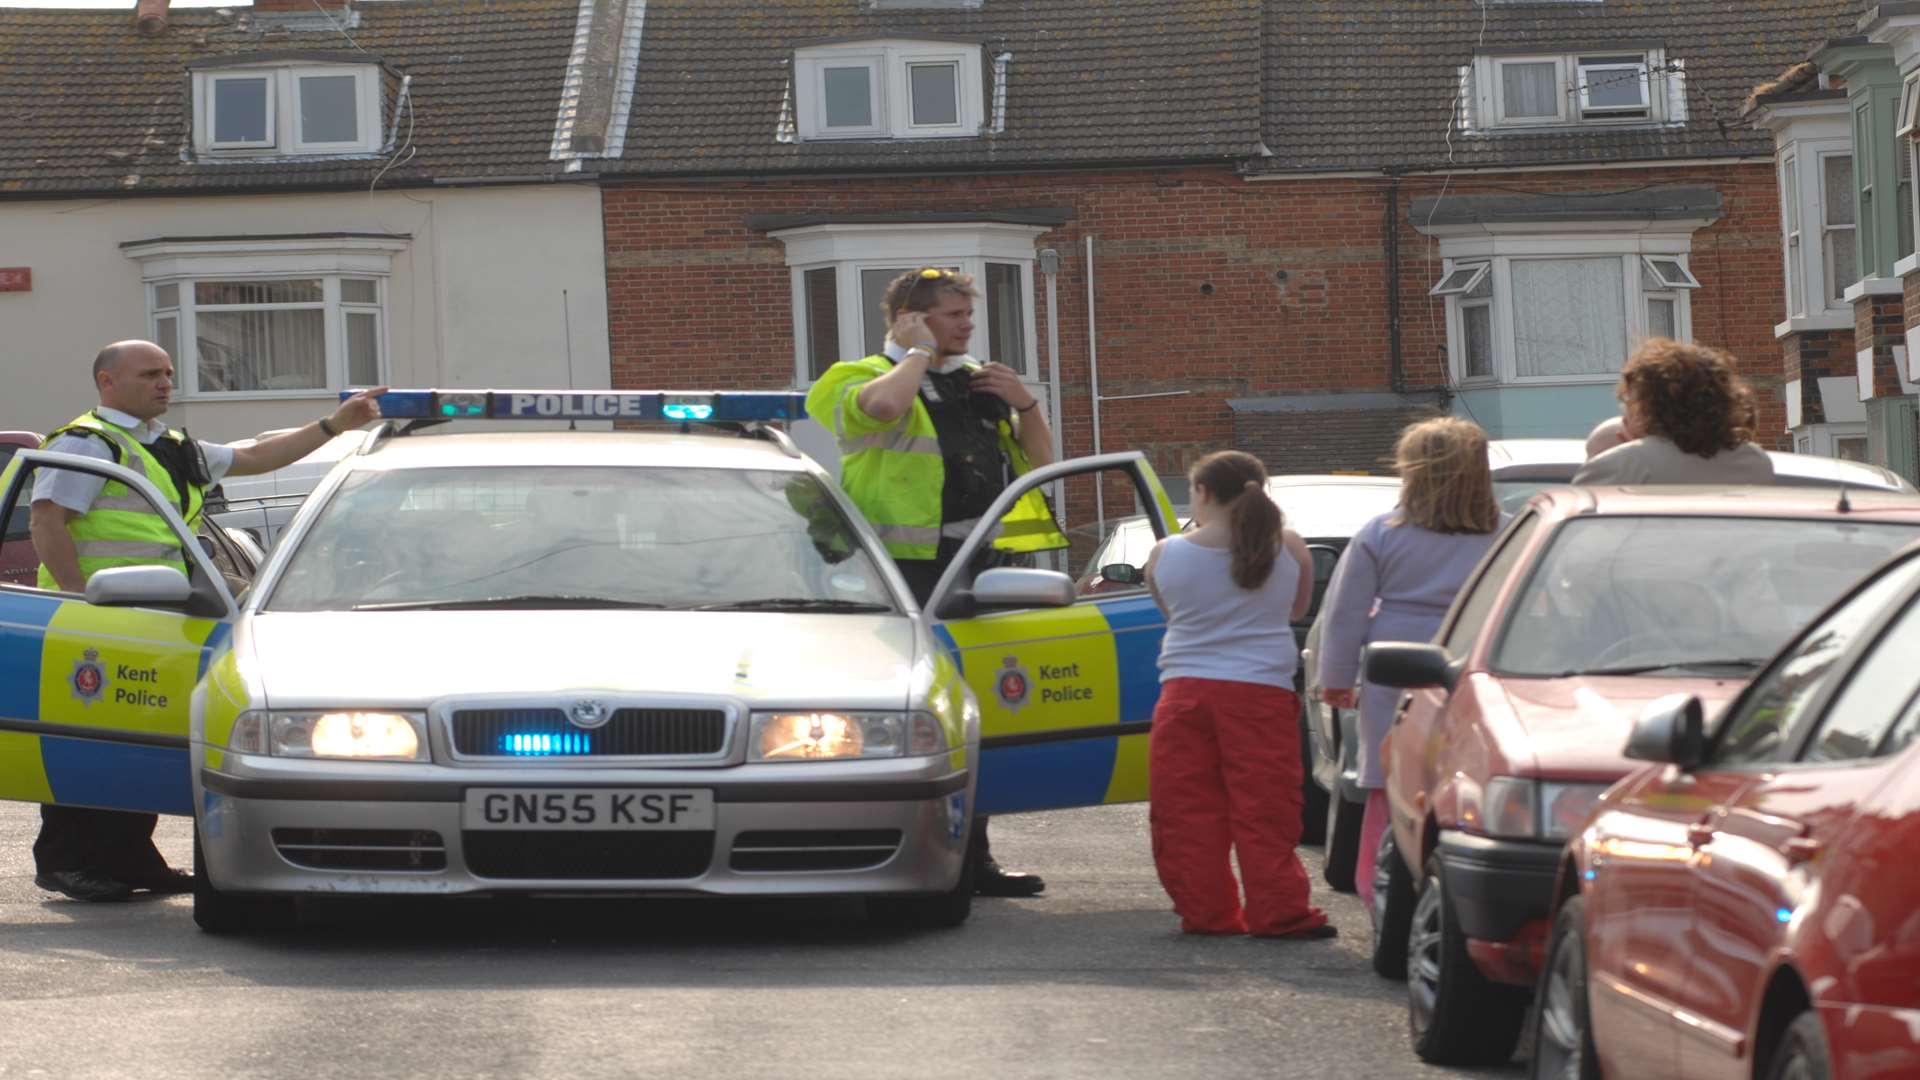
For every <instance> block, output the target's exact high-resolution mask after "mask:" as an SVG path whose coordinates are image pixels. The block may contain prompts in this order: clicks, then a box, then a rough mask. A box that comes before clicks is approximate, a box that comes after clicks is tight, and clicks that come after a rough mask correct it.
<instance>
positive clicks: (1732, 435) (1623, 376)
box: [1620, 338, 1755, 457]
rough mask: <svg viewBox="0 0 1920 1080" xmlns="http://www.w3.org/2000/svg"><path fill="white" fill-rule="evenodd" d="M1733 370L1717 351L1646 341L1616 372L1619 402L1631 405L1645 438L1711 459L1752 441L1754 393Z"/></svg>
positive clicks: (1726, 356)
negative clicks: (1657, 438) (1669, 442)
mask: <svg viewBox="0 0 1920 1080" xmlns="http://www.w3.org/2000/svg"><path fill="white" fill-rule="evenodd" d="M1734 367H1735V362H1734V359H1733V356H1732V355H1731V354H1729V353H1725V352H1722V351H1720V350H1719V349H1709V348H1707V347H1706V346H1704V345H1690V344H1687V343H1685V342H1680V341H1670V340H1668V339H1666V338H1651V339H1649V340H1648V341H1646V342H1645V343H1644V344H1642V345H1641V346H1640V348H1638V349H1636V350H1635V351H1634V354H1633V355H1632V356H1630V357H1628V358H1627V363H1626V366H1624V367H1622V368H1621V369H1620V400H1621V401H1622V402H1626V401H1632V402H1633V403H1634V406H1635V410H1636V411H1637V412H1638V413H1639V414H1640V417H1641V420H1642V422H1643V423H1644V424H1645V425H1646V428H1647V433H1648V434H1649V435H1664V436H1666V437H1667V438H1668V439H1671V440H1672V441H1673V445H1675V446H1677V447H1679V448H1680V449H1681V450H1682V451H1684V452H1686V453H1689V454H1696V455H1698V456H1700V457H1712V456H1713V455H1715V454H1717V453H1719V452H1720V451H1722V450H1732V449H1733V448H1734V447H1736V446H1739V445H1740V444H1741V443H1743V442H1749V441H1751V440H1752V439H1753V429H1754V427H1755V423H1754V421H1755V414H1754V403H1753V389H1752V388H1751V387H1749V386H1748V385H1747V381H1746V380H1745V379H1742V378H1741V377H1740V376H1739V374H1737V373H1736V372H1735V370H1734Z"/></svg>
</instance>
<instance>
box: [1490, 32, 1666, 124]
mask: <svg viewBox="0 0 1920 1080" xmlns="http://www.w3.org/2000/svg"><path fill="white" fill-rule="evenodd" d="M1607 56H1639V57H1640V62H1639V63H1638V64H1637V65H1628V64H1608V65H1600V66H1599V67H1600V68H1601V69H1603V70H1608V71H1625V70H1628V69H1629V68H1630V67H1637V68H1638V69H1639V71H1640V77H1641V94H1642V97H1643V98H1644V99H1645V101H1646V106H1645V113H1646V115H1644V116H1634V115H1618V114H1620V113H1623V112H1624V111H1625V110H1622V109H1600V110H1590V109H1589V108H1588V107H1587V105H1586V99H1587V90H1586V79H1585V77H1584V75H1583V72H1584V71H1585V70H1586V69H1587V67H1588V65H1584V64H1582V60H1589V59H1595V58H1599V57H1607ZM1544 63H1552V64H1553V65H1554V76H1555V80H1556V81H1557V82H1558V84H1559V87H1560V94H1559V99H1558V105H1559V108H1558V110H1557V112H1556V114H1555V115H1554V116H1553V117H1550V118H1549V117H1539V116H1525V117H1517V118H1515V119H1511V120H1509V119H1507V115H1506V105H1505V101H1504V100H1503V98H1504V95H1505V92H1506V83H1505V81H1504V80H1503V79H1502V77H1501V70H1500V69H1501V68H1502V67H1504V66H1506V65H1508V64H1544ZM1667 66H1668V65H1667V61H1666V53H1665V50H1664V49H1657V48H1655V49H1645V50H1638V49H1619V50H1606V49H1597V50H1585V51H1582V52H1567V53H1529V54H1516V55H1512V56H1494V55H1486V56H1476V57H1474V64H1473V82H1474V84H1475V88H1476V89H1475V93H1474V106H1475V107H1474V115H1475V116H1476V117H1477V118H1482V120H1483V122H1481V123H1478V124H1476V125H1475V126H1476V127H1481V128H1488V129H1524V128H1564V127H1618V126H1629V125H1635V124H1638V125H1643V126H1644V125H1647V124H1666V123H1677V122H1679V121H1681V120H1684V119H1685V117H1684V116H1681V115H1678V114H1677V113H1676V110H1677V109H1679V106H1678V105H1676V104H1674V103H1673V102H1672V101H1671V100H1670V99H1671V98H1672V97H1673V96H1674V95H1673V94H1672V93H1671V92H1670V91H1669V89H1668V80H1670V79H1675V78H1678V77H1679V75H1678V74H1677V73H1674V72H1669V71H1667V70H1666V69H1667ZM1635 111H1639V110H1635Z"/></svg>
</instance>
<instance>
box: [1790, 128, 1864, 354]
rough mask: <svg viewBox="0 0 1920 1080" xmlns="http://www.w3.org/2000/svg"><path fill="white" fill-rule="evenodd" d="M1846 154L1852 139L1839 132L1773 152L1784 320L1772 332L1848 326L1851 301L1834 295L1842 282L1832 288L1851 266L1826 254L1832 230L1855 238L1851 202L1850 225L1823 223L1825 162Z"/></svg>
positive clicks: (1856, 219)
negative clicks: (1841, 264) (1838, 263)
mask: <svg viewBox="0 0 1920 1080" xmlns="http://www.w3.org/2000/svg"><path fill="white" fill-rule="evenodd" d="M1852 156H1853V140H1852V139H1850V138H1846V137H1840V136H1832V137H1806V138H1796V139H1791V140H1788V141H1785V142H1783V143H1782V144H1781V145H1780V147H1779V149H1778V151H1777V153H1776V155H1775V160H1776V170H1777V172H1778V188H1779V191H1780V206H1781V212H1780V257H1781V264H1782V270H1783V273H1784V274H1785V275H1786V276H1785V278H1784V280H1783V282H1782V289H1781V302H1782V305H1783V308H1784V310H1785V311H1786V320H1787V321H1786V322H1783V323H1781V324H1780V325H1779V326H1776V327H1775V328H1774V332H1775V333H1776V334H1780V333H1787V332H1791V331H1793V330H1799V329H1843V328H1847V327H1851V326H1852V325H1853V305H1851V304H1849V303H1848V302H1847V301H1846V300H1844V299H1841V297H1840V293H1841V292H1842V291H1843V290H1844V286H1840V287H1836V286H1837V284H1838V281H1839V280H1840V278H1839V277H1838V276H1837V275H1844V277H1845V278H1847V279H1851V278H1852V277H1853V268H1852V267H1844V268H1836V267H1834V266H1833V265H1831V262H1830V260H1829V258H1828V253H1829V251H1830V250H1831V248H1832V243H1831V240H1830V237H1831V236H1832V235H1833V234H1834V233H1839V232H1853V233H1854V235H1855V236H1856V237H1858V235H1859V213H1858V210H1859V207H1858V205H1857V203H1856V206H1855V214H1854V222H1855V223H1854V224H1852V225H1828V224H1827V199H1828V192H1827V161H1828V160H1829V159H1831V158H1835V157H1843V158H1852ZM1855 164H1856V165H1857V164H1858V163H1857V162H1856V163H1855ZM1848 194H1849V196H1851V195H1852V194H1853V193H1852V192H1849V193H1848ZM1796 240H1797V241H1798V243H1797V245H1796ZM1855 242H1856V243H1857V242H1858V241H1857V240H1856V241H1855ZM1796 282H1797V283H1798V284H1799V286H1800V297H1799V303H1798V304H1796V303H1795V302H1794V295H1793V286H1794V284H1795V283H1796ZM1849 283H1851V282H1849Z"/></svg>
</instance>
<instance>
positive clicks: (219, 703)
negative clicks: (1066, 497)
mask: <svg viewBox="0 0 1920 1080" xmlns="http://www.w3.org/2000/svg"><path fill="white" fill-rule="evenodd" d="M744 434H746V435H748V436H751V437H744V438H743V437H741V435H740V434H725V433H715V434H666V433H659V434H655V433H633V432H618V433H615V432H538V433H535V432H486V433H454V434H414V435H404V434H402V435H387V436H385V437H377V438H374V439H371V440H368V441H367V443H366V444H365V445H363V446H361V447H360V448H358V450H357V451H356V452H354V453H352V454H350V455H348V456H347V457H345V458H343V459H342V460H341V461H340V462H339V463H338V464H337V465H336V466H334V468H333V469H332V471H331V472H329V474H328V475H327V477H326V479H325V480H324V481H322V482H321V484H320V485H319V487H318V488H316V490H315V491H314V492H313V494H312V496H311V497H309V498H308V500H307V501H306V503H305V505H304V506H303V507H302V508H301V510H300V512H299V513H298V515H297V516H295V518H294V519H293V521H292V522H291V524H290V525H289V526H288V527H287V530H286V533H285V535H284V536H283V537H282V538H281V540H280V542H279V543H278V544H277V545H276V546H275V548H274V550H273V552H272V553H271V554H270V555H269V556H268V557H267V561H266V565H265V566H264V568H263V569H262V570H261V572H260V575H259V577H258V578H257V580H255V581H253V582H252V585H251V587H250V588H249V589H247V591H246V592H245V595H244V597H243V599H242V600H240V601H239V602H236V601H235V600H234V599H233V590H232V589H231V588H230V587H229V583H228V581H226V580H225V579H223V577H222V575H221V574H220V573H219V572H218V571H217V570H216V569H215V568H214V566H213V564H212V563H211V562H210V561H209V560H207V559H205V558H202V557H201V556H204V555H205V553H204V552H202V551H200V550H198V549H197V548H196V549H190V551H189V557H190V562H191V566H192V572H191V573H190V574H189V575H187V576H186V577H182V575H180V574H179V573H178V572H177V571H174V570H171V569H167V568H163V567H127V568H121V569H115V570H104V571H100V572H98V573H96V574H95V575H94V576H93V577H92V578H91V579H90V580H89V582H88V586H87V591H86V595H85V597H84V598H83V597H79V596H75V595H72V594H63V593H46V592H42V591H40V590H35V589H27V588H21V587H13V586H0V622H5V623H9V624H15V625H21V626H34V625H37V626H38V627H40V628H41V629H40V631H39V633H38V634H37V635H36V634H29V633H22V634H15V635H11V636H9V637H7V638H5V639H4V640H0V667H13V666H14V665H19V666H20V667H21V668H22V669H27V670H37V671H39V672H40V673H41V676H40V678H39V680H38V682H40V683H42V684H45V685H47V686H51V687H53V688H54V692H49V693H43V694H40V695H39V696H38V699H37V704H34V705H29V704H28V703H26V702H25V701H22V702H19V703H17V704H10V703H9V700H10V699H7V698H6V697H5V695H0V730H7V729H11V730H13V731H16V732H19V733H24V734H26V735H28V738H26V739H24V740H18V741H9V740H8V739H7V738H6V737H4V736H0V798H15V799H29V800H32V801H40V802H58V803H63V804H73V805H88V806H103V807H110V808H121V809H142V810H153V811H158V812H163V813H185V814H191V815H193V817H194V818H195V819H196V825H197V828H196V837H195V839H196V862H197V864H198V871H199V873H198V875H197V882H196V891H195V894H194V915H195V918H196V920H197V921H198V922H199V923H200V925H201V926H202V927H204V928H206V929H208V930H211V931H230V930H238V929H247V928H253V927H258V926H265V925H276V924H281V923H284V922H286V921H288V919H289V918H290V917H291V916H292V914H293V909H292V901H293V898H294V897H297V896H300V895H312V894H322V893H325V894H388V895H392V894H428V895H449V894H462V893H510V892H521V893H527V892H532V893H541V894H552V893H597V894H609V893H614V894H630V895H653V894H686V893H703V894H716V895H823V894H851V895H858V896H864V897H867V898H869V909H870V912H871V913H872V914H874V915H875V916H876V917H878V918H880V919H882V920H884V921H890V922H898V923H904V924H909V925H922V926H940V925H953V924H955V923H958V922H959V921H961V920H963V919H965V918H966V917H967V914H968V911H969V907H970V904H971V894H972V888H971V881H970V880H969V869H968V868H969V866H970V860H969V859H968V858H967V853H966V846H967V843H968V836H969V831H970V830H969V828H968V826H969V823H970V820H971V818H972V816H973V814H974V813H976V811H978V812H995V813H998V812H1013V811H1021V810H1036V809H1050V808H1056V807H1067V806H1077V805H1088V804H1092V803H1100V802H1118V801H1131V800H1134V799H1139V798H1143V797H1144V795H1145V772H1144V769H1145V754H1144V742H1145V738H1146V736H1145V731H1144V719H1145V717H1146V716H1149V715H1150V714H1151V708H1152V704H1153V695H1152V692H1153V691H1154V690H1157V687H1154V686H1152V685H1151V665H1145V668H1144V674H1142V665H1140V664H1138V663H1137V662H1134V661H1133V659H1132V657H1133V654H1134V653H1136V652H1140V651H1142V650H1149V651H1150V650H1154V649H1157V646H1158V637H1159V624H1158V623H1157V622H1156V621H1155V617H1154V615H1153V614H1152V613H1151V611H1150V609H1151V608H1152V605H1151V602H1150V601H1149V600H1147V599H1146V598H1145V597H1144V596H1143V595H1140V594H1126V595H1122V596H1118V597H1111V598H1101V599H1099V600H1098V601H1093V600H1076V598H1075V597H1074V595H1073V588H1072V580H1071V578H1070V577H1069V576H1068V575H1066V574H1063V573H1058V572H1054V571H1049V570H1037V569H1023V568H1019V567H1013V566H1000V567H997V568H993V569H987V570H984V571H983V572H981V573H979V574H978V575H977V576H975V575H969V574H967V573H966V572H964V570H963V569H961V568H962V567H965V566H966V565H968V564H969V561H970V558H969V557H970V556H971V555H972V554H973V553H974V552H977V551H979V550H980V549H981V548H982V547H984V546H985V545H988V544H990V543H992V542H993V537H992V535H991V529H990V528H983V529H982V530H980V531H979V532H977V533H976V534H975V535H974V536H973V537H971V538H969V540H968V542H967V546H966V547H965V548H964V549H963V551H962V555H961V559H960V560H958V561H957V562H956V567H955V569H954V570H953V571H951V572H949V574H948V575H947V577H946V579H945V580H944V581H943V582H942V583H941V585H940V586H939V587H938V589H937V590H936V592H935V594H934V599H933V602H932V603H930V604H929V605H928V608H927V609H926V610H921V609H920V608H918V607H917V605H915V603H914V602H913V600H912V597H911V595H910V593H909V592H908V590H907V589H906V587H905V584H904V582H903V581H902V580H901V578H900V577H899V574H898V571H897V570H896V569H895V568H894V566H893V564H892V562H891V560H889V559H888V558H887V557H886V556H885V553H884V550H883V548H882V547H881V546H880V544H879V542H878V541H877V539H876V538H875V537H874V535H873V532H872V530H871V528H870V527H869V526H868V525H867V524H866V523H865V521H864V520H863V519H862V518H861V517H860V516H859V514H858V513H857V512H856V511H855V510H854V508H853V507H852V505H851V504H850V503H849V502H848V500H847V499H846V497H845V495H844V494H843V493H842V492H841V491H840V490H839V488H838V487H837V485H835V484H834V483H833V481H832V480H831V478H829V477H828V476H827V475H826V474H825V473H824V472H822V471H821V469H820V468H819V466H818V465H816V464H815V463H813V462H812V461H811V460H809V459H807V458H805V457H804V456H802V455H801V454H800V453H799V452H798V451H797V450H796V449H794V447H793V445H792V444H791V443H790V442H789V441H788V440H787V439H786V438H785V436H784V435H782V434H781V433H779V432H778V431H775V430H771V429H758V428H755V429H750V430H748V431H746V432H745V433H744ZM23 457H25V458H27V459H28V464H29V465H30V466H32V467H33V468H54V467H59V468H73V469H78V470H81V471H90V472H94V473H98V474H103V475H109V476H112V477H114V478H116V479H119V480H121V481H122V482H124V483H127V484H128V485H129V486H130V487H133V488H134V489H135V490H136V491H138V492H140V493H141V494H142V495H143V496H144V497H146V498H148V499H149V500H150V501H152V502H154V503H155V505H156V508H157V509H159V510H160V511H161V512H163V513H166V514H168V516H169V519H170V520H172V521H173V522H174V523H175V525H176V526H177V527H181V526H180V525H179V522H178V519H177V518H174V517H172V515H171V508H169V507H165V506H164V504H163V503H162V502H161V501H160V500H159V497H158V493H157V492H154V491H152V489H151V487H150V485H147V484H146V483H145V482H144V480H143V479H142V478H140V477H137V476H134V475H133V474H132V473H130V472H128V471H127V470H124V469H121V468H119V467H118V466H114V465H110V464H107V463H102V462H94V461H89V460H86V459H80V458H75V457H72V456H70V455H59V454H49V453H46V452H41V451H29V452H25V453H24V454H23ZM1102 477H1105V478H1106V480H1107V481H1108V482H1111V481H1114V480H1121V479H1124V480H1128V481H1131V482H1132V483H1133V484H1134V485H1135V486H1136V488H1137V490H1138V491H1139V492H1140V494H1141V495H1142V497H1143V500H1144V503H1145V505H1147V506H1149V507H1151V508H1152V511H1153V512H1152V514H1151V516H1150V520H1151V521H1152V523H1153V527H1154V528H1156V529H1158V530H1159V531H1161V532H1162V533H1164V532H1165V530H1166V527H1167V525H1166V523H1167V521H1168V520H1169V519H1170V514H1169V513H1167V512H1166V506H1167V504H1166V499H1165V495H1164V492H1162V491H1160V489H1159V485H1158V481H1157V480H1156V479H1154V478H1153V475H1152V470H1151V468H1150V467H1149V466H1148V465H1147V464H1146V462H1145V460H1144V458H1142V457H1141V456H1140V455H1139V454H1132V453H1129V454H1110V455H1104V456H1102V457H1099V458H1089V459H1080V460H1078V461H1070V462H1063V463H1060V464H1057V465H1054V466H1049V467H1047V468H1044V469H1038V470H1035V471H1033V472H1032V473H1030V474H1028V475H1027V476H1025V477H1021V478H1020V479H1019V481H1018V482H1017V484H1016V486H1015V487H1013V488H1011V489H1009V491H1008V492H1007V493H1005V494H1004V495H1003V496H1002V503H1001V506H1000V507H999V508H998V509H996V510H995V511H993V512H991V513H990V514H989V515H988V516H987V518H986V520H988V521H989V522H991V521H994V520H997V519H998V517H999V515H1000V514H1001V513H1003V512H1004V510H1005V508H1006V506H1009V505H1011V503H1012V501H1013V500H1014V499H1016V498H1018V497H1019V496H1020V495H1021V494H1022V493H1023V492H1025V491H1027V490H1030V489H1032V488H1034V487H1041V486H1043V485H1046V484H1048V483H1051V482H1054V481H1064V482H1065V483H1067V484H1068V485H1069V491H1073V490H1074V485H1079V484H1089V483H1093V482H1099V481H1100V480H1101V478H1102ZM25 482H28V481H27V479H26V478H25V477H22V478H21V479H20V480H18V481H16V483H25ZM1088 490H1090V489H1088ZM0 505H4V504H3V503H0ZM181 528H182V532H183V535H184V528H183V527H181ZM1115 628H1120V629H1123V630H1124V631H1125V633H1124V634H1122V633H1116V632H1115ZM1136 684H1138V685H1136ZM983 701H984V702H986V703H987V707H986V709H985V715H984V717H983V709H982V702H983ZM16 759H17V760H16Z"/></svg>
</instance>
